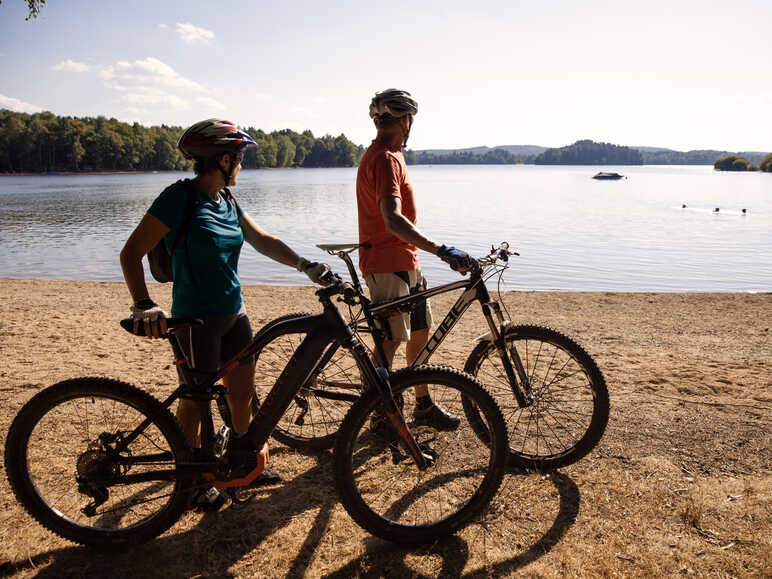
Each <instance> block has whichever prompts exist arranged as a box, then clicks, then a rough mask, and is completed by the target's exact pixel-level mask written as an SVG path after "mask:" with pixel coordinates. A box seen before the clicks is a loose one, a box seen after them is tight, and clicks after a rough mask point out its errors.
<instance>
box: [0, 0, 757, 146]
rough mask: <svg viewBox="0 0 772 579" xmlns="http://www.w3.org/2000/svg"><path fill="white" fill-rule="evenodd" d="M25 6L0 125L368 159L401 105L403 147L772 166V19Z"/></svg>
mask: <svg viewBox="0 0 772 579" xmlns="http://www.w3.org/2000/svg"><path fill="white" fill-rule="evenodd" d="M26 15H27V9H26V2H25V1H24V0H2V4H0V108H10V109H12V110H18V111H26V112H35V111H39V110H50V111H52V112H54V113H56V114H59V115H72V116H97V115H105V116H108V117H116V118H118V119H120V120H122V121H128V122H134V121H137V122H139V123H142V124H144V125H151V124H160V123H165V124H169V125H183V126H187V125H190V124H192V123H194V122H196V121H198V120H201V119H205V118H210V117H220V118H226V119H229V120H233V121H235V122H237V123H239V124H241V125H243V126H255V127H258V128H261V129H263V130H266V131H271V130H277V129H283V128H290V129H293V130H298V131H300V130H304V129H311V130H312V131H313V132H314V134H315V135H321V134H327V133H329V134H333V135H338V134H340V133H345V134H346V136H348V137H349V138H351V139H352V140H353V141H354V142H356V143H359V144H367V143H369V142H370V140H371V139H372V138H373V136H374V129H373V126H372V123H371V122H370V119H369V117H368V115H367V110H368V105H369V102H370V98H371V97H372V95H373V94H374V93H375V92H376V91H378V90H383V89H385V88H390V87H396V88H401V89H404V90H408V91H410V92H411V93H412V94H413V95H414V96H415V97H416V99H417V100H418V103H419V105H418V106H419V112H418V115H417V117H416V122H415V124H414V126H413V131H412V134H411V137H410V147H411V148H414V149H425V148H459V147H472V146H479V145H487V146H496V145H515V144H521V145H525V144H529V145H543V146H550V147H552V146H563V145H567V144H570V143H572V142H574V141H576V140H578V139H584V138H588V139H593V140H596V141H607V142H612V143H616V144H622V145H633V146H641V145H647V146H662V147H669V148H673V149H678V150H689V149H697V148H700V149H719V150H730V151H770V150H772V74H771V73H770V69H769V63H770V58H772V2H770V1H769V0H735V1H733V2H725V1H723V2H714V1H712V0H701V1H692V0H667V1H660V0H650V1H647V2H639V1H635V2H634V1H628V0H616V1H601V0H574V1H569V0H538V1H536V0H528V1H520V0H504V1H489V0H477V1H475V2H472V1H469V0H466V1H456V0H443V1H437V2H434V1H421V0H413V1H411V2H402V1H400V0H395V1H392V2H378V3H375V2H363V1H353V0H349V1H336V0H325V1H324V2H319V1H318V0H317V1H307V2H306V1H296V0H285V1H282V2H276V1H274V2H267V1H249V0H241V1H239V2H232V1H230V0H218V1H217V2H210V1H206V2H204V1H202V2H195V1H190V0H186V1H178V0H153V1H145V0H137V1H133V0H124V1H120V2H119V1H117V0H110V1H108V0H103V1H97V0H92V1H85V0H48V2H47V4H46V5H45V6H44V8H43V11H42V13H41V15H40V16H39V17H38V19H37V20H30V21H25V17H26Z"/></svg>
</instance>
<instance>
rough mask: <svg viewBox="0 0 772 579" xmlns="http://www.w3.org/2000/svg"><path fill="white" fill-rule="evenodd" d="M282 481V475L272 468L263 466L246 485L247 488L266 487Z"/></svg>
mask: <svg viewBox="0 0 772 579" xmlns="http://www.w3.org/2000/svg"><path fill="white" fill-rule="evenodd" d="M281 482H284V479H283V478H282V476H281V475H280V474H279V473H278V472H276V471H275V470H273V469H272V468H268V467H265V468H264V469H263V472H261V473H260V474H259V475H257V478H256V479H255V480H253V481H252V482H251V483H250V484H248V485H247V488H251V489H254V488H258V487H266V486H269V485H275V484H279V483H281Z"/></svg>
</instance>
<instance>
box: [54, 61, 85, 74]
mask: <svg viewBox="0 0 772 579" xmlns="http://www.w3.org/2000/svg"><path fill="white" fill-rule="evenodd" d="M51 70H55V71H57V72H62V71H66V72H88V70H89V65H87V64H86V63H84V62H75V61H74V60H72V59H69V58H68V59H67V60H63V61H62V62H60V63H59V64H55V65H53V66H52V67H51Z"/></svg>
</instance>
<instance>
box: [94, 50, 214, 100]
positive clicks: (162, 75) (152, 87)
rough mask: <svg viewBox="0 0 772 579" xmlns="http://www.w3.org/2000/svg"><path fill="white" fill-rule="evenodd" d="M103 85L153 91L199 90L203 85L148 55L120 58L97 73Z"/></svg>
mask: <svg viewBox="0 0 772 579" xmlns="http://www.w3.org/2000/svg"><path fill="white" fill-rule="evenodd" d="M99 78H101V79H102V80H103V81H104V83H105V86H107V87H108V88H112V89H115V90H119V91H129V90H131V91H137V90H139V92H153V91H158V90H159V89H161V88H165V89H182V90H187V91H194V92H201V91H203V90H204V87H203V86H201V85H200V84H199V83H197V82H196V81H194V80H191V79H189V78H186V77H184V76H182V75H181V74H179V73H177V72H176V71H175V70H174V69H173V68H172V67H171V66H169V65H168V64H165V63H163V62H161V61H160V60H158V59H157V58H153V57H152V56H149V57H148V58H146V59H144V60H135V61H134V62H127V61H125V60H120V61H118V62H116V63H115V64H111V65H110V66H108V67H107V68H105V69H104V70H102V72H100V73H99Z"/></svg>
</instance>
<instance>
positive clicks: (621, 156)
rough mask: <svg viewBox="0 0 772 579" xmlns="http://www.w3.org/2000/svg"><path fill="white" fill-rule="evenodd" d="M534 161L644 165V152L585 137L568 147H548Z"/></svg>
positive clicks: (555, 163) (543, 163)
mask: <svg viewBox="0 0 772 579" xmlns="http://www.w3.org/2000/svg"><path fill="white" fill-rule="evenodd" d="M533 162H534V164H536V165H643V154H642V153H641V152H640V151H638V150H636V149H631V148H630V147H622V146H620V145H613V144H611V143H596V142H595V141H591V140H589V139H585V140H582V141H576V142H575V143H574V144H573V145H568V146H567V147H558V148H555V149H547V150H546V151H544V152H543V153H542V154H540V155H537V156H536V158H535V159H534V160H533Z"/></svg>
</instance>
